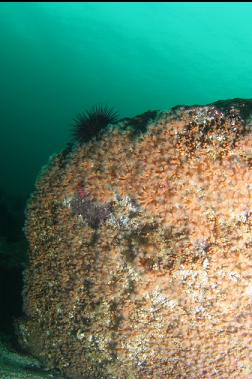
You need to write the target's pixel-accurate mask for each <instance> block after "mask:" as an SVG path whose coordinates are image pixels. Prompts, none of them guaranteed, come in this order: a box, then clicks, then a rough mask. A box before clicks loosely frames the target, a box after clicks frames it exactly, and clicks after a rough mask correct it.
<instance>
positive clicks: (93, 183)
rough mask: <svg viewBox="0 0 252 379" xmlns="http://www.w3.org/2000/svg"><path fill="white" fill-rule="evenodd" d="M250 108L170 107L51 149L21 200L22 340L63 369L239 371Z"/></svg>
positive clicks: (186, 374) (247, 357) (247, 269)
mask: <svg viewBox="0 0 252 379" xmlns="http://www.w3.org/2000/svg"><path fill="white" fill-rule="evenodd" d="M240 109H245V110H246V111H245V113H242V112H241V111H240ZM251 115H252V104H251V100H242V99H239V101H238V100H237V99H234V100H233V101H232V100H229V101H227V102H221V103H218V105H215V103H213V104H209V105H207V106H191V107H187V106H179V107H175V108H173V109H172V110H171V111H168V112H163V113H162V114H159V115H158V116H157V117H155V119H154V120H153V122H152V123H149V122H148V128H146V130H145V133H144V134H142V135H141V137H140V138H132V126H131V124H134V120H133V121H132V122H130V120H124V121H123V120H121V121H120V123H119V124H118V125H116V127H114V128H108V129H106V130H105V131H104V133H102V135H101V138H99V139H98V140H96V139H93V140H90V141H89V142H88V143H86V144H85V143H84V144H82V145H81V146H77V147H76V148H75V149H74V150H73V151H72V152H71V154H70V156H69V157H68V162H67V165H62V164H61V156H58V157H55V159H54V160H53V161H52V162H51V163H50V166H49V167H48V170H47V171H45V172H44V174H43V176H41V178H40V180H39V181H38V183H37V189H36V191H35V193H34V195H33V197H32V199H31V202H30V204H29V206H28V211H27V222H26V236H27V239H28V241H29V244H30V263H29V266H28V268H27V271H26V274H25V290H24V311H25V314H26V315H27V317H26V319H25V320H23V321H22V322H20V329H21V331H22V333H20V343H21V344H22V345H23V346H25V347H28V348H29V349H30V350H31V351H32V352H33V354H34V355H35V356H37V357H39V358H40V359H41V360H42V361H44V362H46V364H47V365H48V366H49V367H54V368H59V369H60V370H62V372H63V373H64V374H66V375H68V376H69V377H70V378H74V379H76V378H83V377H88V378H91V379H98V378H101V377H103V378H109V379H112V378H116V379H152V378H162V379H163V378H164V379H181V378H187V379H208V378H212V377H220V378H230V379H236V378H239V379H243V378H244V379H245V378H246V379H247V378H249V377H251V376H252V365H251V362H252V359H251V358H252V355H251V343H252V333H251V314H250V313H251V312H250V308H251V301H252V300H251V293H252V290H251V283H250V279H251V275H252V264H251V247H252V238H251V231H252V217H251V212H252V203H251V191H252V172H251V143H252V134H251V127H250V117H251ZM76 215H81V216H82V218H83V221H84V222H80V219H79V218H78V217H76ZM99 220H101V221H99ZM94 236H95V238H94Z"/></svg>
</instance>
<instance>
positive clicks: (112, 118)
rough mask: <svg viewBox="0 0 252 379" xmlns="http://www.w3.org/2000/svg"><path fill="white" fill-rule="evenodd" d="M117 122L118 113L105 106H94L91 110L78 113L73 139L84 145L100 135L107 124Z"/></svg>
mask: <svg viewBox="0 0 252 379" xmlns="http://www.w3.org/2000/svg"><path fill="white" fill-rule="evenodd" d="M117 121H118V113H117V112H115V111H114V110H113V109H112V108H109V107H107V106H105V107H103V106H95V107H93V108H92V109H91V110H88V111H86V112H84V113H80V114H79V115H78V116H77V118H76V120H75V125H74V130H73V136H74V139H75V140H77V141H78V142H79V143H81V144H82V143H85V142H87V141H89V140H90V139H92V138H93V137H95V136H97V135H99V134H100V132H101V131H102V130H103V129H105V128H106V126H107V125H108V124H115V123H116V122H117Z"/></svg>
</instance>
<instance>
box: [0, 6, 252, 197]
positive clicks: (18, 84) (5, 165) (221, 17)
mask: <svg viewBox="0 0 252 379" xmlns="http://www.w3.org/2000/svg"><path fill="white" fill-rule="evenodd" d="M251 19H252V4H251V3H240V4H239V3H94V4H92V3H1V4H0V162H1V163H0V172H1V179H0V188H3V189H5V190H6V191H8V192H9V193H20V194H24V195H26V194H29V192H30V191H31V189H32V186H33V183H34V180H35V177H36V175H37V173H38V171H39V169H40V167H41V165H43V164H45V163H46V162H47V158H48V156H49V155H50V154H52V153H54V152H57V151H59V150H60V149H62V148H63V147H64V146H65V144H66V142H67V141H68V140H69V136H70V130H71V125H72V120H73V118H74V117H75V116H76V114H77V113H79V112H80V111H82V110H84V109H86V108H89V107H90V106H92V105H94V104H97V103H99V104H108V105H110V106H113V107H115V109H117V110H118V111H119V112H120V114H121V116H126V115H128V116H130V115H134V114H139V113H141V112H143V111H145V110H148V109H167V108H169V107H170V106H173V105H176V104H183V103H186V104H193V103H209V102H212V101H215V100H218V99H225V98H232V97H245V98H250V97H252V81H251V78H252V28H251Z"/></svg>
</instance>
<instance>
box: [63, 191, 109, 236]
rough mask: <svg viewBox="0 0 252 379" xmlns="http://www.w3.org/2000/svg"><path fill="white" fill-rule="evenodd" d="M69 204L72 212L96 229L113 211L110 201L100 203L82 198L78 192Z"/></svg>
mask: <svg viewBox="0 0 252 379" xmlns="http://www.w3.org/2000/svg"><path fill="white" fill-rule="evenodd" d="M70 205H71V208H72V210H73V211H74V213H75V214H77V215H79V216H81V217H82V218H83V220H84V221H86V223H87V224H88V225H89V226H91V228H93V229H97V228H98V227H99V225H100V224H101V223H103V222H104V221H105V220H106V219H107V218H108V217H109V216H110V214H111V213H112V211H113V207H112V203H106V204H102V203H99V202H97V201H93V200H91V199H89V198H86V197H85V198H84V199H83V198H81V196H80V195H79V194H77V195H76V196H75V197H74V198H73V199H72V200H71V203H70Z"/></svg>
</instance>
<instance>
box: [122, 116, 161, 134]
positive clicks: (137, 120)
mask: <svg viewBox="0 0 252 379" xmlns="http://www.w3.org/2000/svg"><path fill="white" fill-rule="evenodd" d="M157 115H158V111H147V112H144V113H142V114H140V115H137V116H134V117H132V118H128V117H127V118H124V119H123V120H121V121H124V122H125V124H124V126H125V127H126V128H131V129H132V131H133V136H134V137H135V136H137V135H139V134H144V133H146V131H147V127H148V124H149V122H150V121H154V120H155V119H156V117H157Z"/></svg>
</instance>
